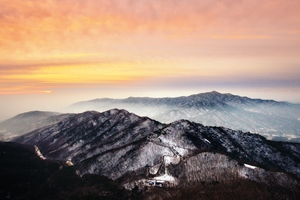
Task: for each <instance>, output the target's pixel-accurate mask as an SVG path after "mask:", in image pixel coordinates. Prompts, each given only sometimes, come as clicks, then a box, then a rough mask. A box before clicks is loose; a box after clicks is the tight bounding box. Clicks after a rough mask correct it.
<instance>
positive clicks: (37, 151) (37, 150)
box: [34, 146, 46, 160]
mask: <svg viewBox="0 0 300 200" xmlns="http://www.w3.org/2000/svg"><path fill="white" fill-rule="evenodd" d="M34 150H35V153H36V155H37V156H38V157H40V159H42V160H46V158H45V157H44V156H43V154H42V153H41V151H40V150H39V148H38V147H37V146H34Z"/></svg>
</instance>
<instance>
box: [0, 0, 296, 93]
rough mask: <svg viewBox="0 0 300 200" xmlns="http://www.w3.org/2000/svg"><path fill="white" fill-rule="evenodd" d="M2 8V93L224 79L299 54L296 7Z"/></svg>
mask: <svg viewBox="0 0 300 200" xmlns="http://www.w3.org/2000/svg"><path fill="white" fill-rule="evenodd" d="M0 5H1V9H0V27H1V29H0V38H1V39H0V73H1V74H0V84H1V85H0V86H1V90H0V91H1V92H0V93H5V92H8V91H26V90H28V91H31V89H30V88H33V89H32V90H33V91H47V90H50V89H51V88H49V85H51V84H52V85H53V84H75V83H90V84H91V83H99V84H100V83H102V84H117V83H119V84H120V83H128V82H133V81H136V80H144V79H146V78H149V77H164V76H166V77H170V76H180V75H182V76H188V75H191V74H193V73H196V74H199V76H200V75H201V76H205V75H207V74H210V75H211V74H217V75H218V76H219V75H220V74H227V72H228V71H229V72H234V71H235V68H234V67H232V65H233V64H230V63H231V62H234V59H236V57H238V56H237V55H239V56H240V55H243V56H245V55H247V56H248V55H251V56H253V55H256V56H257V55H259V56H261V55H264V56H265V55H276V56H279V57H280V56H282V57H284V56H290V57H293V56H294V57H297V56H298V55H299V53H298V52H299V45H300V39H299V34H298V32H299V30H300V24H299V22H298V21H299V18H300V14H299V11H298V8H299V7H300V1H297V0H285V1H283V0H265V1H261V0H253V1H240V0H223V1H220V0H215V1H213V0H212V1H198V0H189V1H178V0H163V1H161V0H143V1H140V0H109V1H107V0H85V1H79V0H78V1H74V0H65V1H58V0H47V1H43V2H42V1H38V0H26V1H18V2H17V3H16V1H12V0H0ZM291 33H292V34H291ZM291 38H292V39H293V40H292V42H290V41H288V40H291ZM276 45H277V46H276ZM281 48H282V49H281ZM224 55H226V56H230V58H229V59H232V61H231V62H226V65H224V64H222V62H219V63H218V66H214V64H215V62H214V61H211V60H209V59H208V60H207V59H206V60H205V59H203V57H205V56H214V57H216V58H217V57H218V58H220V57H221V58H222V57H223V56H224ZM191 57H192V59H191ZM191 60H192V61H191ZM249 60H251V59H248V60H246V61H247V62H248V64H247V66H250V64H252V63H251V62H250V61H249ZM241 63H243V61H241ZM249 63H250V64H249ZM244 65H246V64H244ZM211 66H213V69H214V70H211ZM256 68H257V67H256ZM268 69H269V68H268ZM245 71H246V72H249V71H252V68H251V66H250V67H249V68H248V70H242V72H245ZM242 72H241V73H242ZM8 83H9V84H8ZM21 83H22V84H21ZM34 84H41V85H43V87H42V88H34V87H35V86H34ZM22 85H26V87H25V86H24V87H23V86H22Z"/></svg>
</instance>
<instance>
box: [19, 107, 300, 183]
mask: <svg viewBox="0 0 300 200" xmlns="http://www.w3.org/2000/svg"><path fill="white" fill-rule="evenodd" d="M14 141H15V142H19V143H23V144H29V145H36V146H37V148H38V149H39V150H40V152H41V154H42V155H43V156H44V157H45V158H46V159H55V160H61V161H64V162H71V163H73V164H74V167H75V168H76V170H77V173H79V174H81V175H83V174H100V175H104V176H107V177H109V178H112V179H121V180H122V182H123V184H124V186H125V187H126V188H132V187H134V185H147V184H148V185H151V184H152V185H153V184H154V185H160V184H166V182H167V183H168V184H170V185H177V184H185V183H189V182H193V181H198V182H199V181H218V180H221V179H222V180H226V179H227V178H230V177H231V175H232V176H239V177H244V178H249V179H252V180H257V181H258V180H261V181H263V180H265V179H266V181H265V182H267V180H269V179H270V177H273V178H274V179H276V177H277V176H278V177H281V179H279V178H278V179H276V180H277V181H279V182H280V181H281V183H285V182H286V181H290V182H292V183H294V181H296V180H297V179H298V178H300V154H299V152H300V144H299V143H287V142H275V141H269V140H267V139H265V138H264V137H262V136H260V135H258V134H251V133H245V132H241V131H234V130H231V129H227V128H223V127H211V126H203V125H201V124H198V123H194V122H190V121H187V120H179V121H175V122H173V123H170V124H162V123H160V122H157V121H155V120H152V119H150V118H147V117H139V116H137V115H135V114H133V113H129V112H128V111H126V110H118V109H113V110H109V111H106V112H103V113H99V112H96V111H88V112H84V113H80V114H76V115H72V116H70V117H68V118H65V119H63V120H62V121H60V122H58V123H57V124H53V125H50V126H47V127H44V128H41V129H37V130H34V131H32V132H30V133H28V134H26V135H23V136H21V137H19V138H17V139H15V140H14ZM250 166H252V168H249V167H250ZM254 168H255V169H254ZM252 170H256V171H252ZM190 172H191V173H194V174H195V175H194V176H191V174H190ZM203 173H207V175H204V174H203ZM224 174H227V175H228V174H231V175H230V176H225V177H224V176H223V175H224ZM280 174H282V175H280ZM288 174H291V176H292V177H290V176H289V175H288ZM222 177H223V178H222ZM268 177H269V178H268ZM293 177H294V178H293ZM278 184H279V183H278Z"/></svg>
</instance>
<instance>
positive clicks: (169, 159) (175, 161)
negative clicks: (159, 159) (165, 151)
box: [164, 156, 180, 166]
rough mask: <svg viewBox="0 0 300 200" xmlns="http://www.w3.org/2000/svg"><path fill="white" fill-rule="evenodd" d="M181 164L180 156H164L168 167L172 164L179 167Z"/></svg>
mask: <svg viewBox="0 0 300 200" xmlns="http://www.w3.org/2000/svg"><path fill="white" fill-rule="evenodd" d="M179 162H180V156H175V157H173V156H164V163H165V166H168V165H170V164H174V165H177V164H179Z"/></svg>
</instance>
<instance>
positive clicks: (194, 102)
mask: <svg viewBox="0 0 300 200" xmlns="http://www.w3.org/2000/svg"><path fill="white" fill-rule="evenodd" d="M111 108H120V109H126V110H129V111H130V112H133V113H136V114H138V115H140V116H148V117H150V118H152V119H155V120H157V121H160V122H163V123H171V122H173V121H176V120H179V119H188V120H190V121H194V122H197V123H202V124H204V125H208V126H224V127H228V128H231V129H235V130H243V131H250V132H254V133H259V134H261V135H263V136H265V137H267V138H268V139H272V138H276V137H277V138H280V137H281V138H282V140H296V141H297V138H298V139H299V138H300V121H299V118H300V114H299V113H300V104H292V103H288V102H277V101H274V100H263V99H251V98H248V97H241V96H238V95H233V94H230V93H226V94H222V93H219V92H216V91H213V92H208V93H199V94H194V95H190V96H181V97H175V98H169V97H168V98H150V97H129V98H125V99H108V98H105V99H94V100H89V101H82V102H78V103H75V104H72V105H70V106H69V107H68V108H67V109H66V110H67V111H69V112H75V113H76V112H83V111H85V110H96V111H100V112H102V111H104V110H107V109H111ZM299 141H300V140H299Z"/></svg>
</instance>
